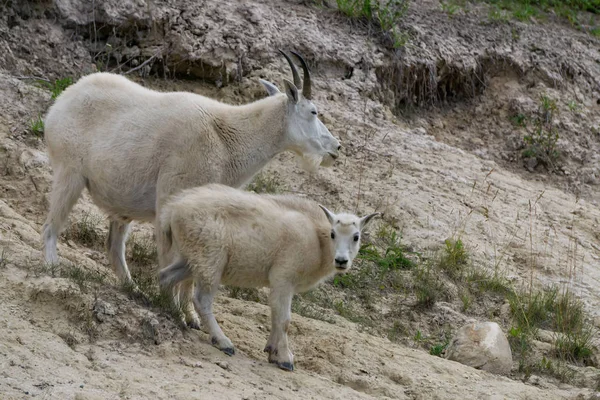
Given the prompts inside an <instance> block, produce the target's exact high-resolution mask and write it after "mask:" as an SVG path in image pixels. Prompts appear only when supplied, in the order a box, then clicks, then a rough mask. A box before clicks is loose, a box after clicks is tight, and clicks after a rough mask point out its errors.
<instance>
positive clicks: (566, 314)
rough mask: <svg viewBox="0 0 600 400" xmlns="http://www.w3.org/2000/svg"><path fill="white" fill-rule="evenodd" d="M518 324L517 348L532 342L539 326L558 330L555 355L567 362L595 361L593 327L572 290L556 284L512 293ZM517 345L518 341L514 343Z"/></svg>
mask: <svg viewBox="0 0 600 400" xmlns="http://www.w3.org/2000/svg"><path fill="white" fill-rule="evenodd" d="M509 303H510V307H511V313H512V316H513V323H514V325H515V326H514V327H513V328H512V330H511V332H512V334H511V336H512V337H513V338H518V340H519V342H520V343H517V344H518V346H517V350H518V351H522V350H523V348H524V345H523V343H522V342H528V341H529V340H531V339H532V338H533V337H535V335H536V334H537V332H538V330H539V329H548V330H552V331H554V332H556V339H555V342H554V351H555V355H556V356H557V357H558V358H559V359H561V360H564V361H570V362H582V363H584V364H586V365H587V364H590V363H591V362H592V353H593V346H592V334H593V331H592V328H591V326H590V325H589V324H588V323H586V321H585V311H584V308H583V303H582V302H581V300H579V299H577V298H576V297H575V296H574V295H573V294H572V293H571V292H570V291H569V290H563V291H560V290H559V289H558V287H556V286H552V287H547V288H544V289H542V290H532V291H530V292H526V293H519V292H515V293H513V294H512V295H511V296H509ZM512 344H514V341H513V343H512Z"/></svg>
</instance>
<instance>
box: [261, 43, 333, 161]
mask: <svg viewBox="0 0 600 400" xmlns="http://www.w3.org/2000/svg"><path fill="white" fill-rule="evenodd" d="M279 51H280V52H281V54H283V56H284V57H285V59H286V60H287V61H288V63H289V64H290V68H291V69H292V76H293V79H294V82H290V81H289V80H287V79H284V84H285V94H286V95H287V97H288V107H287V115H286V118H285V121H286V123H287V126H286V132H285V135H286V142H287V149H288V150H291V151H294V152H295V153H296V154H298V155H299V156H300V161H301V166H302V167H303V168H304V169H306V170H309V171H314V170H316V169H317V168H318V167H319V165H322V166H325V167H329V166H331V165H333V162H334V161H335V159H336V158H337V157H338V155H339V150H340V147H341V145H340V142H339V141H338V140H337V139H336V138H335V137H333V135H332V134H331V132H329V129H327V127H326V126H325V125H324V124H323V122H321V120H320V119H319V118H318V110H317V107H316V106H315V105H314V103H313V102H312V101H311V97H312V96H311V82H310V71H309V69H308V66H307V64H306V61H304V59H303V58H302V57H301V56H300V55H299V54H297V53H295V52H292V54H294V55H295V56H296V57H298V59H299V60H300V63H301V64H302V70H303V72H304V83H302V81H301V80H300V75H299V74H298V71H297V70H296V67H295V66H294V63H293V62H292V60H291V59H290V57H289V56H288V55H287V54H285V53H284V52H283V51H281V50H279ZM260 82H261V83H262V84H263V86H264V87H265V89H266V90H267V92H268V93H269V95H271V96H273V95H275V94H277V93H280V91H279V89H278V88H277V87H276V86H275V85H273V84H272V83H270V82H267V81H264V80H262V79H261V80H260ZM300 87H302V92H300V91H299V88H300Z"/></svg>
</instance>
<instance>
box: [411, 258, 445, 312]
mask: <svg viewBox="0 0 600 400" xmlns="http://www.w3.org/2000/svg"><path fill="white" fill-rule="evenodd" d="M413 289H414V291H415V296H416V299H417V305H418V306H420V307H423V308H431V307H433V306H434V305H435V303H437V302H438V301H439V300H441V299H442V298H446V297H447V289H446V286H445V285H444V282H443V281H442V279H441V276H440V274H439V273H438V271H437V269H436V268H433V267H432V266H424V267H419V268H416V269H415V270H414V288H413Z"/></svg>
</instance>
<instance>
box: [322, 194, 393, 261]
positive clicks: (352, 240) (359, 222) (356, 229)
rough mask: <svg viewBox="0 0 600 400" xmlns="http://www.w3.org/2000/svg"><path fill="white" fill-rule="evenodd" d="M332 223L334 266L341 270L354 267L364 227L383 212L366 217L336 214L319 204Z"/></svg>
mask: <svg viewBox="0 0 600 400" xmlns="http://www.w3.org/2000/svg"><path fill="white" fill-rule="evenodd" d="M319 207H321V209H322V210H323V212H324V213H325V215H326V216H327V219H328V220H329V223H330V224H331V241H332V242H333V248H334V256H333V260H331V261H332V263H333V266H334V267H335V269H336V270H337V271H339V272H343V271H347V270H349V269H350V267H352V261H353V260H354V258H355V257H356V255H357V254H358V250H359V249H360V238H361V236H362V230H363V228H364V227H365V226H366V225H367V224H368V223H369V222H370V221H371V219H372V218H373V217H375V216H377V215H381V213H373V214H369V215H367V216H364V217H357V216H356V215H353V214H346V213H341V214H334V213H332V212H331V211H329V210H328V209H327V208H325V207H323V206H322V205H320V204H319Z"/></svg>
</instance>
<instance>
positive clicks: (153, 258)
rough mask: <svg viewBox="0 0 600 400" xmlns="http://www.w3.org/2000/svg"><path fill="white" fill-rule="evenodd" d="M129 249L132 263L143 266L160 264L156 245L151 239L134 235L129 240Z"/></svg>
mask: <svg viewBox="0 0 600 400" xmlns="http://www.w3.org/2000/svg"><path fill="white" fill-rule="evenodd" d="M127 248H128V249H130V252H129V257H128V260H129V261H130V262H132V263H134V264H137V265H143V266H146V265H153V264H158V253H157V250H156V244H155V243H154V241H153V240H152V239H151V238H149V237H143V236H141V235H136V234H133V235H131V236H130V237H129V239H128V240H127Z"/></svg>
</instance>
